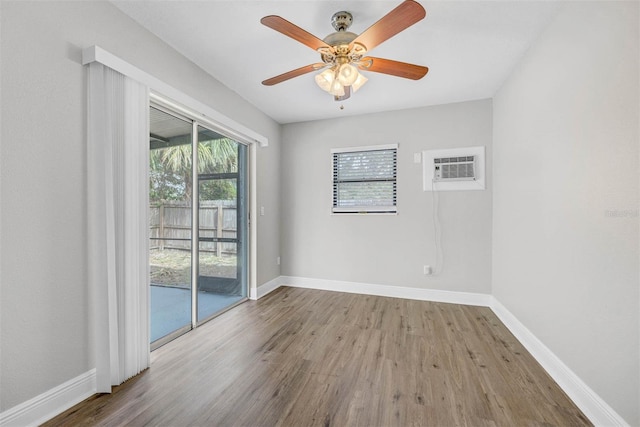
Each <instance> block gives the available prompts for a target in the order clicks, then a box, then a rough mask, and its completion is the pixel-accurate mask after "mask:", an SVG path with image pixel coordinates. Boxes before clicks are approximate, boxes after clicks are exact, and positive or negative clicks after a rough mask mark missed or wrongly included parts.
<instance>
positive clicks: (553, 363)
mask: <svg viewBox="0 0 640 427" xmlns="http://www.w3.org/2000/svg"><path fill="white" fill-rule="evenodd" d="M490 307H491V309H492V310H493V312H494V313H495V314H496V316H498V318H499V319H500V320H501V321H502V323H504V325H505V326H506V327H507V328H508V329H509V331H511V333H512V334H513V335H514V336H515V337H516V338H517V339H518V341H520V342H521V343H522V345H524V347H525V348H526V349H527V351H529V353H531V355H532V356H533V357H534V358H535V359H536V360H537V361H538V363H540V365H542V367H543V368H544V369H545V370H546V371H547V373H548V374H549V375H550V376H551V378H553V379H554V381H555V382H556V383H558V385H559V386H560V388H561V389H562V390H563V391H564V392H565V393H566V394H567V396H569V398H571V400H573V403H575V404H576V406H577V407H578V408H580V410H582V412H583V413H584V414H585V415H586V416H587V418H589V420H590V421H591V422H592V423H593V424H595V425H596V426H625V427H628V426H629V424H627V422H626V421H625V420H624V419H623V418H622V417H621V416H620V415H618V413H617V412H616V411H614V410H613V409H612V408H611V407H610V406H609V405H608V404H607V403H606V402H605V401H604V400H602V398H601V397H600V396H598V395H597V394H596V393H595V392H594V391H593V390H592V389H591V388H590V387H589V386H588V385H587V384H585V383H584V381H582V380H581V379H580V377H578V375H576V374H575V373H574V372H573V371H572V370H571V369H569V367H568V366H567V365H565V364H564V363H563V362H562V360H560V358H559V357H558V356H556V355H555V354H554V353H553V352H552V351H551V350H550V349H549V348H548V347H547V346H545V345H544V344H543V343H542V341H540V340H539V339H538V338H537V337H536V336H535V335H534V334H533V333H532V332H531V331H530V330H529V329H527V327H526V326H524V325H523V324H522V323H521V322H520V321H519V320H518V319H517V318H516V317H515V316H514V315H513V314H512V313H511V312H510V311H509V310H507V308H506V307H504V306H503V305H502V304H501V303H500V302H499V301H498V300H497V299H495V298H494V297H492V302H491V306H490Z"/></svg>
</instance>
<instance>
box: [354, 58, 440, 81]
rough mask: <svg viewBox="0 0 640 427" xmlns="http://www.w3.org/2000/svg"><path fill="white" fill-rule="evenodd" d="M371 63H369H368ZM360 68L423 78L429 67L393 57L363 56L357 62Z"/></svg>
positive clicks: (399, 75)
mask: <svg viewBox="0 0 640 427" xmlns="http://www.w3.org/2000/svg"><path fill="white" fill-rule="evenodd" d="M369 63H370V64H371V65H368V64H369ZM357 65H358V68H360V69H362V70H365V71H373V72H375V73H383V74H390V75H392V76H397V77H404V78H405V79H411V80H420V79H421V78H423V77H424V76H425V75H426V74H427V72H428V71H429V68H427V67H423V66H422V65H415V64H407V63H406V62H400V61H392V60H391V59H384V58H374V57H371V56H367V57H366V58H362V59H361V60H360V63H359V64H357Z"/></svg>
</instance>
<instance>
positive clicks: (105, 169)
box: [87, 62, 150, 393]
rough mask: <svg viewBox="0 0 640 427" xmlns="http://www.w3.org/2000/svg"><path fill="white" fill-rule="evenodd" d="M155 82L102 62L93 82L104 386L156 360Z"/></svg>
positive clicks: (92, 252) (96, 270) (94, 280)
mask: <svg viewBox="0 0 640 427" xmlns="http://www.w3.org/2000/svg"><path fill="white" fill-rule="evenodd" d="M148 110H149V91H148V88H147V87H146V86H144V85H142V84H140V83H138V82H136V81H134V80H132V79H130V78H128V77H126V76H124V75H122V74H120V73H118V72H117V71H114V70H112V69H111V68H108V67H106V66H104V65H102V64H100V63H98V62H92V63H91V64H89V80H88V125H87V126H88V147H87V172H88V182H87V189H88V201H87V202H88V239H89V245H88V258H89V286H90V291H91V292H90V294H91V304H90V307H91V311H92V322H93V325H92V330H93V338H94V348H93V351H94V359H95V365H96V377H97V391H98V392H99V393H104V392H106V393H109V392H111V386H113V385H118V384H121V383H123V382H124V381H125V380H127V379H128V378H131V377H132V376H134V375H136V374H138V373H139V372H141V371H142V370H144V369H146V368H147V367H148V366H149V361H150V355H149V287H148V285H147V284H148V276H149V260H148V257H149V255H148V253H149V252H148V218H147V217H148V208H149V206H148V205H149V203H148V191H147V189H148V185H149V184H148V178H147V167H148V155H149V148H148V141H149V129H148V128H149V111H148Z"/></svg>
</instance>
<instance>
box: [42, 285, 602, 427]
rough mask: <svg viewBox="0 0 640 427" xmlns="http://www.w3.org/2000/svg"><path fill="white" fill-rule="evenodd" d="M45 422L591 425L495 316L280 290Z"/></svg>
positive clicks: (380, 299) (175, 345) (157, 354)
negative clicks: (108, 389)
mask: <svg viewBox="0 0 640 427" xmlns="http://www.w3.org/2000/svg"><path fill="white" fill-rule="evenodd" d="M45 425H47V426H66V425H68V426H77V425H108V426H120V425H127V426H138V425H158V426H236V425H237V426H296V427H297V426H316V425H320V426H552V425H554V426H574V425H581V426H582V425H592V424H591V423H590V422H589V421H588V420H587V418H586V417H585V416H584V415H583V414H582V413H581V412H580V410H579V409H577V408H576V406H575V405H574V404H573V403H572V402H571V401H570V400H569V399H568V397H567V396H566V395H565V394H564V393H563V392H562V390H560V388H559V387H558V386H557V385H556V384H555V383H554V381H553V380H552V379H551V378H550V377H549V376H548V375H547V374H546V372H545V371H544V370H543V369H542V368H541V367H540V365H539V364H538V363H537V362H536V361H535V360H534V359H533V358H532V357H531V355H530V354H529V353H528V352H527V351H526V350H525V349H524V348H523V346H522V345H521V344H520V343H519V342H518V341H517V340H516V339H515V338H514V337H513V335H511V333H510V332H509V331H508V330H507V329H506V328H505V326H504V325H503V324H502V323H501V322H500V321H499V320H498V319H497V317H496V316H495V315H494V314H493V312H492V311H491V310H490V309H488V308H483V307H471V306H463V305H455V304H444V303H433V302H424V301H412V300H403V299H394V298H384V297H374V296H366V295H355V294H346V293H338V292H327V291H316V290H308V289H295V288H280V289H278V290H276V291H274V292H272V293H271V294H269V295H268V296H266V297H264V298H262V299H261V300H260V301H257V302H256V301H250V302H247V303H244V304H242V305H240V306H238V307H237V308H235V309H233V310H231V311H229V312H227V313H225V314H223V315H221V316H220V317H218V318H217V319H214V320H212V321H210V322H209V323H207V324H205V325H203V326H202V327H200V328H198V329H196V330H194V331H192V332H191V333H188V334H186V335H184V336H182V337H180V338H178V339H177V340H175V341H173V342H171V343H169V344H167V345H165V346H164V347H161V348H160V349H158V350H156V351H154V352H153V353H152V364H151V368H150V369H148V370H147V371H145V372H144V373H142V374H140V375H138V376H137V377H136V378H134V379H132V380H130V381H128V382H126V383H125V384H123V385H121V386H119V387H116V388H115V389H114V392H113V393H112V394H111V395H96V396H94V397H92V398H89V399H87V400H86V401H84V402H82V403H80V404H79V405H77V406H75V407H73V408H71V409H69V410H68V411H66V412H65V413H63V414H61V415H59V416H58V417H56V418H54V419H52V420H51V421H49V422H48V423H47V424H45Z"/></svg>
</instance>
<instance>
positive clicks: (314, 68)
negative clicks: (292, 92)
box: [262, 62, 327, 86]
mask: <svg viewBox="0 0 640 427" xmlns="http://www.w3.org/2000/svg"><path fill="white" fill-rule="evenodd" d="M326 66H327V64H324V63H321V62H320V63H317V64H311V65H305V66H304V67H300V68H296V69H295V70H291V71H288V72H286V73H284V74H280V75H279V76H275V77H271V78H270V79H267V80H265V81H263V82H262V84H263V85H265V86H273V85H277V84H278V83H282V82H284V81H286V80H289V79H292V78H294V77H298V76H301V75H303V74H307V73H310V72H312V71H318V70H320V69H322V68H324V67H326Z"/></svg>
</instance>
